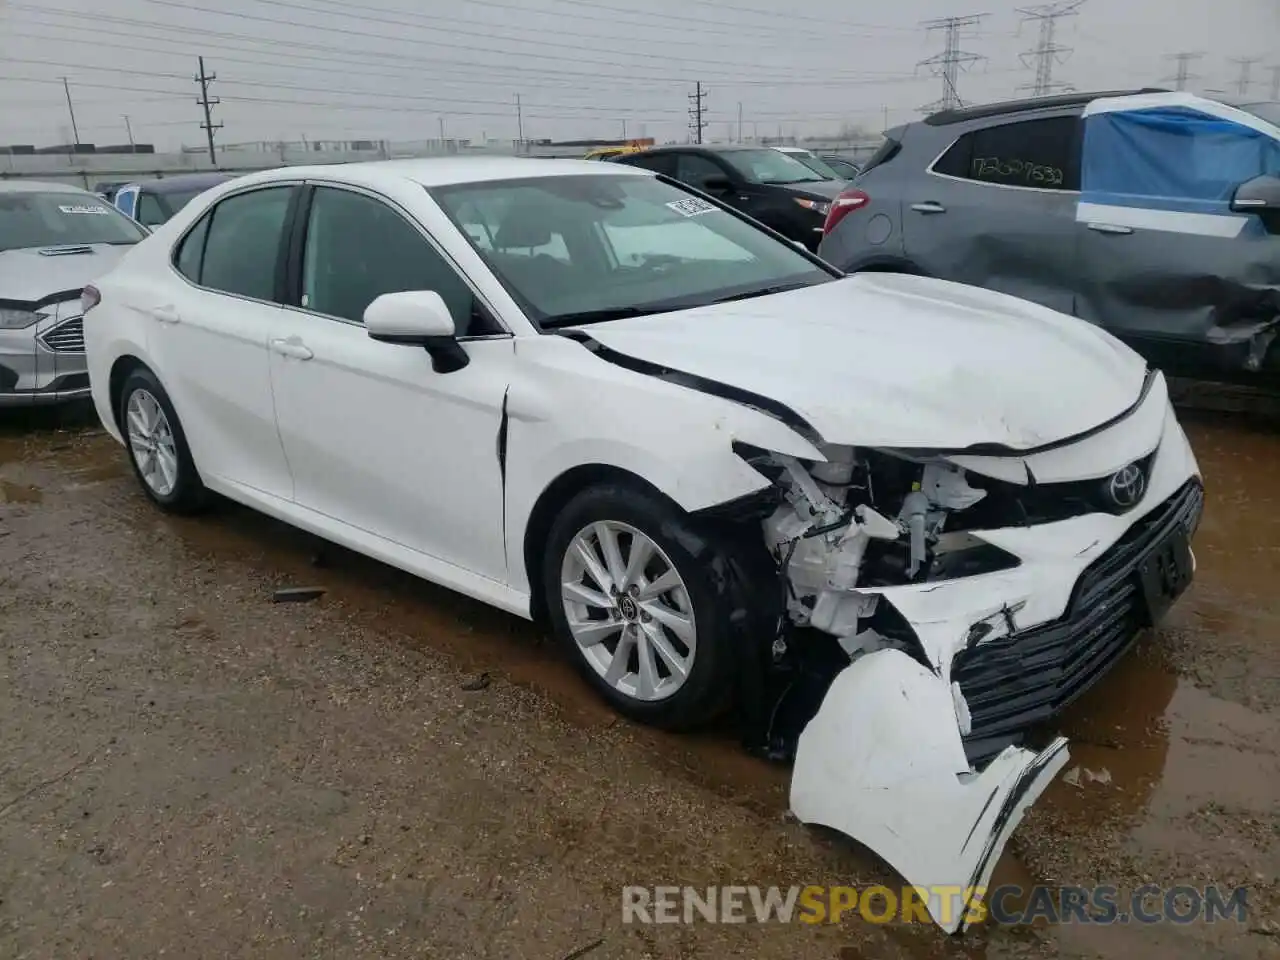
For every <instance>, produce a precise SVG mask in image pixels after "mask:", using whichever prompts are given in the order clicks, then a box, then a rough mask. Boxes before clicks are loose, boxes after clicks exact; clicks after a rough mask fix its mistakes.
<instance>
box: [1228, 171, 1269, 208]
mask: <svg viewBox="0 0 1280 960" xmlns="http://www.w3.org/2000/svg"><path fill="white" fill-rule="evenodd" d="M1231 209H1232V210H1233V211H1235V212H1236V213H1271V214H1275V213H1280V177H1276V176H1272V175H1270V174H1263V175H1262V176H1261V177H1254V178H1253V179H1252V180H1248V181H1246V182H1244V183H1242V184H1240V186H1239V187H1237V188H1236V192H1235V195H1234V196H1233V197H1232V198H1231Z"/></svg>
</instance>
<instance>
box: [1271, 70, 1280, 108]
mask: <svg viewBox="0 0 1280 960" xmlns="http://www.w3.org/2000/svg"><path fill="white" fill-rule="evenodd" d="M1271 99H1272V100H1280V64H1277V65H1276V66H1274V67H1272V68H1271Z"/></svg>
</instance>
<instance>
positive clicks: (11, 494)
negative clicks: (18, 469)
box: [0, 480, 44, 503]
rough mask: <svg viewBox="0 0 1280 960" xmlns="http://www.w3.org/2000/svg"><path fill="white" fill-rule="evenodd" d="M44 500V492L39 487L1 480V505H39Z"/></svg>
mask: <svg viewBox="0 0 1280 960" xmlns="http://www.w3.org/2000/svg"><path fill="white" fill-rule="evenodd" d="M43 499H44V492H43V491H42V490H41V489H40V488H39V487H37V486H34V485H32V484H29V483H14V482H13V481H12V480H0V503H39V502H40V501H41V500H43Z"/></svg>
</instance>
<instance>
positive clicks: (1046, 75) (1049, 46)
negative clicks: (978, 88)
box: [1018, 0, 1084, 97]
mask: <svg viewBox="0 0 1280 960" xmlns="http://www.w3.org/2000/svg"><path fill="white" fill-rule="evenodd" d="M1083 3H1084V0H1056V2H1054V3H1042V4H1039V5H1038V6H1034V7H1019V8H1018V13H1020V14H1022V20H1023V22H1024V23H1025V22H1027V21H1029V20H1036V21H1039V23H1040V42H1039V43H1038V44H1037V45H1036V48H1035V49H1034V50H1028V51H1026V52H1025V53H1023V54H1022V55H1021V58H1022V62H1023V64H1025V65H1026V66H1028V67H1029V66H1031V64H1030V63H1029V62H1028V58H1031V59H1032V60H1034V62H1035V70H1036V79H1035V81H1034V82H1033V83H1028V84H1023V85H1022V86H1021V87H1019V88H1018V89H1019V90H1030V91H1031V95H1032V96H1033V97H1046V96H1048V95H1049V94H1051V93H1053V92H1054V91H1056V90H1072V89H1074V88H1073V87H1072V86H1071V85H1070V84H1067V83H1060V82H1056V81H1055V80H1054V79H1053V65H1054V64H1055V63H1065V62H1066V60H1067V57H1069V56H1070V55H1071V47H1064V46H1062V45H1061V44H1059V43H1057V42H1056V41H1055V39H1054V37H1055V35H1056V33H1057V29H1058V21H1059V20H1061V19H1063V18H1064V17H1074V16H1075V15H1076V14H1078V13H1079V12H1080V6H1081V4H1083Z"/></svg>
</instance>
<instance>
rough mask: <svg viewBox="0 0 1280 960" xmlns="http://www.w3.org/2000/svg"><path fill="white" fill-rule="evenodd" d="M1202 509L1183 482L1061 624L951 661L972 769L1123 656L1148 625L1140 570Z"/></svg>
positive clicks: (1200, 497) (1081, 591) (1198, 495)
mask: <svg viewBox="0 0 1280 960" xmlns="http://www.w3.org/2000/svg"><path fill="white" fill-rule="evenodd" d="M1203 506H1204V491H1203V488H1202V487H1201V486H1200V484H1199V483H1198V482H1197V481H1194V480H1193V481H1189V482H1188V483H1187V484H1186V485H1185V486H1184V487H1182V489H1181V490H1179V491H1178V492H1177V493H1176V494H1174V495H1173V496H1172V497H1170V498H1169V499H1168V500H1166V501H1165V503H1164V504H1163V505H1162V506H1161V507H1160V508H1159V509H1157V510H1154V511H1152V513H1151V514H1149V515H1148V516H1146V517H1144V518H1143V519H1142V520H1140V521H1139V522H1138V523H1136V524H1135V525H1134V526H1133V527H1132V528H1131V529H1130V530H1129V531H1128V532H1127V533H1126V534H1125V536H1124V537H1123V538H1122V539H1121V540H1120V541H1119V542H1118V543H1116V544H1115V546H1113V547H1112V548H1111V549H1110V550H1108V551H1107V552H1106V553H1105V554H1103V556H1101V557H1100V558H1098V559H1097V560H1095V561H1094V562H1093V564H1091V565H1090V566H1089V567H1088V568H1087V569H1086V570H1085V572H1084V573H1083V574H1082V575H1081V577H1080V580H1079V581H1078V582H1077V583H1076V587H1075V590H1074V591H1073V595H1072V599H1071V603H1070V605H1069V606H1068V608H1067V614H1066V615H1065V616H1064V617H1062V619H1060V620H1057V621H1055V622H1054V623H1050V624H1046V625H1044V626H1040V627H1036V628H1035V629H1032V630H1027V631H1024V632H1022V633H1015V634H1013V635H1012V636H1008V637H1002V638H1000V639H998V640H993V641H990V642H988V643H983V644H980V645H978V646H976V647H974V648H972V649H970V650H966V651H963V652H962V653H960V654H959V655H958V656H957V657H956V660H955V663H954V664H953V666H952V672H951V675H952V679H953V680H955V681H956V682H957V683H959V684H960V689H961V692H962V693H963V694H964V696H965V700H966V701H967V702H968V705H969V713H970V716H971V717H972V730H971V732H970V734H969V735H968V736H967V737H966V738H965V752H966V753H967V754H968V756H969V759H970V761H971V762H978V761H981V760H984V759H986V758H988V757H991V756H993V755H994V754H996V753H999V752H1000V751H1001V750H1002V749H1004V747H1006V746H1007V745H1009V744H1011V743H1021V742H1022V739H1023V736H1024V734H1025V733H1026V731H1027V729H1028V728H1030V727H1032V726H1034V725H1035V724H1038V723H1041V722H1043V721H1045V720H1048V719H1050V718H1052V717H1053V716H1054V715H1056V714H1058V713H1059V712H1061V711H1062V710H1063V709H1064V708H1065V707H1066V706H1067V705H1068V704H1069V703H1071V701H1073V700H1075V699H1076V698H1077V697H1079V696H1080V695H1081V694H1082V693H1084V692H1085V690H1087V689H1088V688H1089V687H1090V686H1092V685H1093V683H1094V682H1095V681H1096V680H1097V679H1098V678H1099V677H1101V676H1102V675H1103V674H1104V673H1106V672H1107V671H1108V670H1109V669H1110V668H1111V666H1112V665H1113V664H1114V663H1115V662H1116V660H1117V659H1118V658H1119V657H1120V656H1121V654H1123V653H1124V652H1125V651H1126V650H1128V649H1129V647H1130V646H1131V645H1132V644H1133V641H1134V640H1135V639H1136V638H1137V636H1138V634H1139V633H1140V632H1141V631H1142V629H1143V628H1144V627H1146V626H1148V625H1149V624H1148V622H1147V614H1146V610H1145V606H1144V603H1143V599H1142V596H1141V590H1140V586H1139V583H1138V577H1137V576H1136V573H1137V570H1138V567H1139V565H1140V564H1141V563H1142V562H1143V560H1145V559H1146V558H1147V556H1149V555H1150V554H1151V552H1152V551H1153V550H1155V548H1156V547H1157V546H1158V545H1159V544H1161V543H1162V542H1163V541H1164V539H1165V537H1166V536H1168V534H1169V533H1171V532H1172V531H1173V530H1174V529H1175V527H1177V526H1178V525H1179V524H1181V525H1182V526H1183V527H1184V529H1185V530H1186V531H1187V533H1188V534H1191V533H1193V532H1194V531H1195V528H1196V525H1197V524H1198V523H1199V519H1200V513H1201V511H1202V509H1203Z"/></svg>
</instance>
